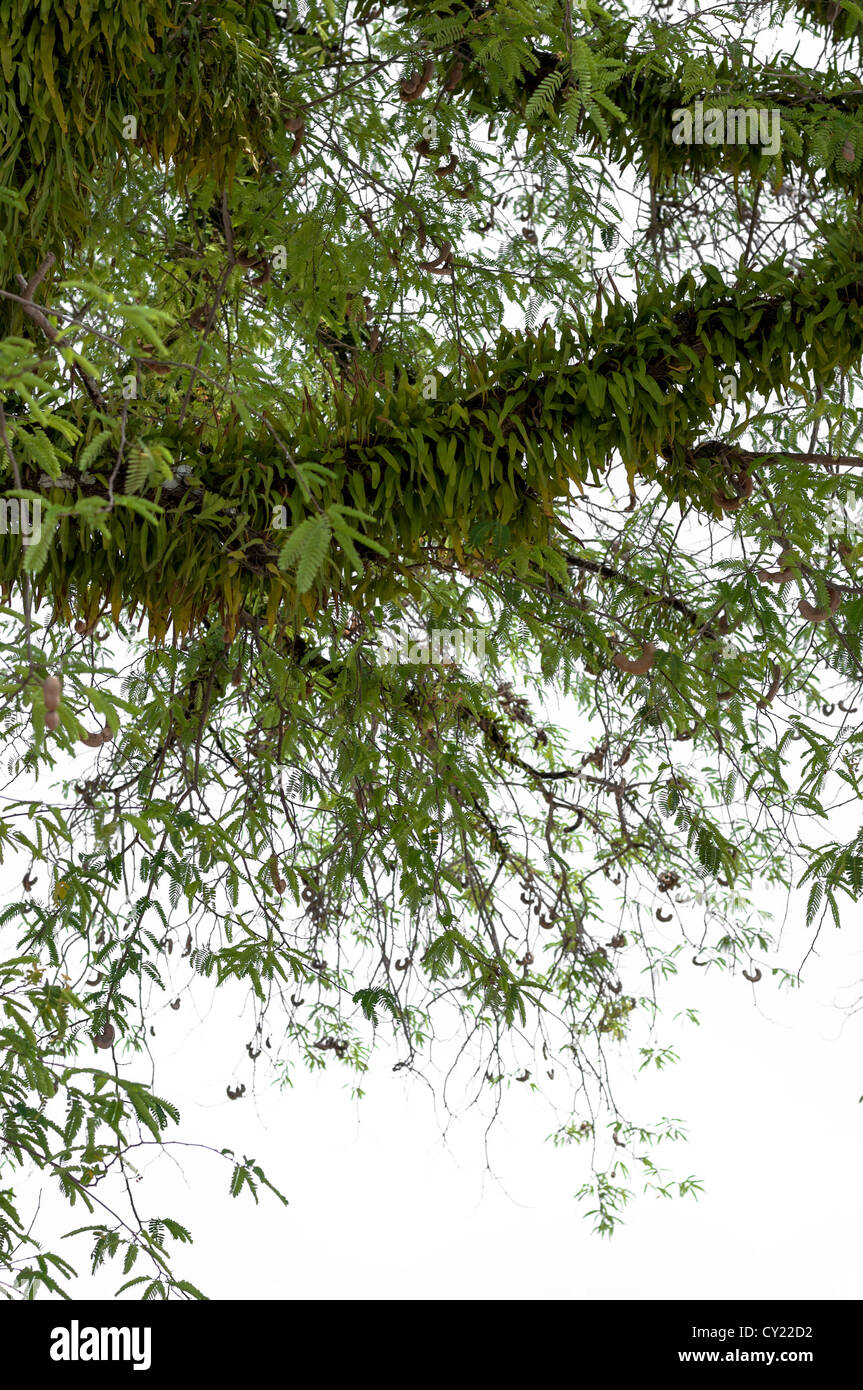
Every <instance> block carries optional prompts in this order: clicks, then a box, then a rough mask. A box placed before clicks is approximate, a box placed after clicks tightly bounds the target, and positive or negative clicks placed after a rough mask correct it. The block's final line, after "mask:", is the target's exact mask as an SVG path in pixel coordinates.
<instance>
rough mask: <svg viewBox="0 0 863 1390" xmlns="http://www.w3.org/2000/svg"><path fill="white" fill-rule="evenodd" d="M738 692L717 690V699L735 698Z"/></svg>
mask: <svg viewBox="0 0 863 1390" xmlns="http://www.w3.org/2000/svg"><path fill="white" fill-rule="evenodd" d="M736 694H737V691H736V690H717V692H716V698H717V700H733V699H734V696H735V695H736Z"/></svg>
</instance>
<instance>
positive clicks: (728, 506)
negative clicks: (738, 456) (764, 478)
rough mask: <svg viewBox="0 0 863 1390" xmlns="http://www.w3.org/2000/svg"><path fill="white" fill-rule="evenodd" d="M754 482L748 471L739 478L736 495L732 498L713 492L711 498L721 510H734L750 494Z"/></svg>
mask: <svg viewBox="0 0 863 1390" xmlns="http://www.w3.org/2000/svg"><path fill="white" fill-rule="evenodd" d="M753 487H754V483H753V481H752V478H751V477H750V476H749V474H748V473H746V474H744V476H743V477H742V478H741V479H740V482H739V488H738V492H737V496H736V497H733V498H730V499H729V498H728V497H722V496H720V494H719V493H714V495H713V500H714V502H715V503H716V505H717V507H719V508H720V509H721V510H722V511H723V512H736V511H737V510H738V508H739V507H741V506H742V505H743V503H744V502H745V501H746V499H747V497H751V496H752V489H753Z"/></svg>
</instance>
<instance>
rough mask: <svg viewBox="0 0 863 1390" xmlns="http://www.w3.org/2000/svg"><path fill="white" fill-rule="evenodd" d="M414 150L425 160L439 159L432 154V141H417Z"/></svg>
mask: <svg viewBox="0 0 863 1390" xmlns="http://www.w3.org/2000/svg"><path fill="white" fill-rule="evenodd" d="M414 149H415V150H416V152H417V154H419V155H422V157H423V159H435V158H436V157H437V156H436V155H433V154H432V153H431V140H417V142H416V144H415V145H414Z"/></svg>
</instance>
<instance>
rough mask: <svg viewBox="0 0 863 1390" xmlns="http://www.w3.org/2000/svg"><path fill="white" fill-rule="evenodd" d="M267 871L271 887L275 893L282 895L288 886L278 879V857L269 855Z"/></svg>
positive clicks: (281, 879)
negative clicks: (268, 871)
mask: <svg viewBox="0 0 863 1390" xmlns="http://www.w3.org/2000/svg"><path fill="white" fill-rule="evenodd" d="M269 870H270V878H271V879H272V882H273V887H274V888H275V890H276V892H277V893H284V891H285V889H286V888H287V886H288V885H287V883H286V882H285V880H284V879H283V878H280V877H279V860H278V856H277V855H275V854H273V855H271V857H270V862H269Z"/></svg>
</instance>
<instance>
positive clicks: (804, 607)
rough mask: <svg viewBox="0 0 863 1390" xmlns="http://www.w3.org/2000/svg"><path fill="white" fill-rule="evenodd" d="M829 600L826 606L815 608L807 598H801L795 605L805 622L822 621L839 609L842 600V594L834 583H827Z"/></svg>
mask: <svg viewBox="0 0 863 1390" xmlns="http://www.w3.org/2000/svg"><path fill="white" fill-rule="evenodd" d="M827 593H828V596H829V602H828V604H827V607H826V608H816V607H815V605H814V604H812V603H810V602H809V600H808V599H805V598H802V599H801V600H800V602H799V603H798V605H797V612H798V613H799V614H800V616H801V618H805V619H806V622H807V623H823V622H826V621H827V619H828V618H830V617H832V616H833V614H834V613H836V612H837V611H838V609H839V605H840V604H841V602H842V594H841V592H840V590H839V589H837V588H835V587H834V585H832V584H828V585H827Z"/></svg>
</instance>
